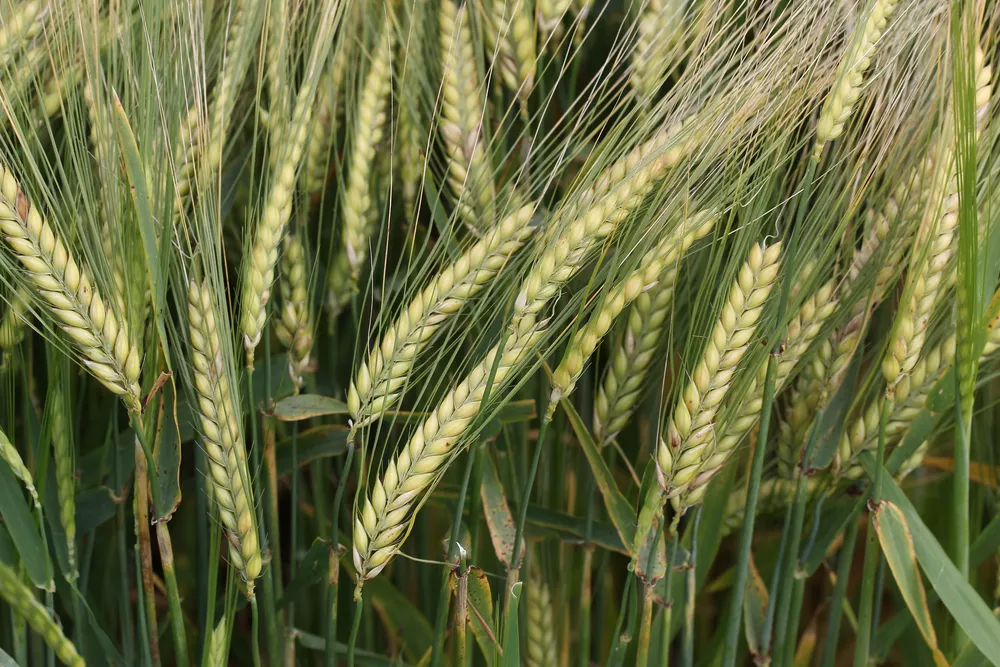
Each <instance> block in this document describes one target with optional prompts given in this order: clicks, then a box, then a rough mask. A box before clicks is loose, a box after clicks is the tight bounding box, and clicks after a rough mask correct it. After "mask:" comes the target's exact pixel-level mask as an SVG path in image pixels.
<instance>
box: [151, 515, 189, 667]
mask: <svg viewBox="0 0 1000 667" xmlns="http://www.w3.org/2000/svg"><path fill="white" fill-rule="evenodd" d="M156 543H157V545H158V546H159V548H160V565H162V566H163V583H164V584H165V587H166V589H167V605H168V606H169V607H170V627H171V628H173V631H174V661H175V663H176V665H177V667H187V666H188V664H189V663H188V649H187V637H186V635H185V634H184V613H183V612H182V611H181V595H180V592H179V591H178V590H177V574H176V573H175V572H174V547H173V542H172V541H171V539H170V530H169V529H168V528H167V522H166V521H160V522H159V523H157V524H156Z"/></svg>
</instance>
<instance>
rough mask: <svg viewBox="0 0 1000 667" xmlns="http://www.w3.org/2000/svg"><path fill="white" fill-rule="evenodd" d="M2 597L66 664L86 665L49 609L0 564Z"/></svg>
mask: <svg viewBox="0 0 1000 667" xmlns="http://www.w3.org/2000/svg"><path fill="white" fill-rule="evenodd" d="M0 598H3V599H4V601H6V602H7V604H9V605H10V606H11V609H13V610H14V611H15V612H17V613H18V614H20V615H21V617H23V618H24V619H25V620H26V621H27V622H28V625H29V626H31V629H32V630H34V631H35V632H37V633H38V636H39V637H41V638H42V639H43V640H44V641H45V644H46V645H47V646H48V647H49V648H51V649H52V652H53V653H55V654H56V657H57V658H59V660H60V661H61V662H62V663H63V664H64V665H68V666H69V667H85V666H86V663H85V662H84V660H83V658H82V657H80V654H79V653H78V652H77V650H76V646H74V645H73V642H71V641H70V640H69V638H68V637H66V635H64V634H63V631H62V628H60V627H59V623H58V622H57V621H56V619H54V618H53V617H52V614H51V613H50V612H49V610H48V609H46V608H45V607H43V606H42V604H41V603H40V602H38V600H36V599H35V595H34V593H32V592H31V590H30V589H29V588H28V587H27V586H25V585H24V584H23V583H21V580H20V579H19V578H18V576H17V573H16V572H15V571H14V570H13V569H11V567H10V566H9V565H7V564H6V563H3V562H0Z"/></svg>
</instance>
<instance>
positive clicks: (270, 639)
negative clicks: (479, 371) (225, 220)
mask: <svg viewBox="0 0 1000 667" xmlns="http://www.w3.org/2000/svg"><path fill="white" fill-rule="evenodd" d="M264 333H265V338H266V337H267V330H266V329H265V332H264ZM265 367H270V363H269V360H268V363H266V364H265ZM247 399H248V401H249V405H250V434H251V437H252V442H253V447H252V448H251V451H252V452H253V459H254V461H253V465H254V469H255V470H260V438H259V434H258V429H257V407H256V406H257V402H256V400H255V399H254V391H253V369H252V368H248V369H247ZM244 486H246V487H247V488H252V487H251V486H250V485H249V480H247V483H245V484H244ZM254 496H255V497H254V502H255V504H256V505H257V511H256V514H257V526H258V531H259V532H260V536H261V542H262V547H263V548H264V549H268V548H269V545H268V540H267V536H266V534H264V532H263V531H260V530H259V527H260V526H263V525H264V521H263V518H264V517H263V508H262V505H263V503H261V502H260V498H259V497H257V492H254ZM273 567H274V566H273V565H272V566H271V567H265V568H264V570H263V572H261V578H262V579H263V580H264V585H263V586H261V587H260V589H261V597H263V598H264V613H265V616H266V617H265V619H264V625H265V626H266V628H265V631H266V632H267V650H268V659H269V660H270V663H271V664H273V665H278V664H281V640H280V635H279V634H278V612H277V609H276V606H275V603H274V579H273V576H272V570H273ZM251 603H252V605H253V610H254V616H255V622H254V624H253V625H254V633H253V645H254V646H253V648H254V650H256V651H259V650H260V647H259V645H258V643H259V641H260V637H259V636H258V634H257V629H258V623H257V622H256V614H257V600H256V596H254V597H253V598H251Z"/></svg>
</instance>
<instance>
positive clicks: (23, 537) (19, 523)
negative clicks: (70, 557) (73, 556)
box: [0, 459, 55, 591]
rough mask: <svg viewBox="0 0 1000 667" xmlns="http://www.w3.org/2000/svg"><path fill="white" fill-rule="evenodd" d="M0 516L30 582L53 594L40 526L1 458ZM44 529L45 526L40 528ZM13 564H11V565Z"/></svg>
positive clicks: (53, 588)
mask: <svg viewBox="0 0 1000 667" xmlns="http://www.w3.org/2000/svg"><path fill="white" fill-rule="evenodd" d="M0 514H2V515H3V520H4V523H5V524H6V525H7V530H8V531H9V532H10V536H11V538H12V539H13V540H14V544H15V546H17V551H18V553H19V554H21V562H23V563H24V567H25V568H26V569H27V570H28V576H29V577H31V582H32V583H33V584H34V585H35V586H37V587H38V588H43V589H45V590H47V591H54V590H55V584H54V582H53V581H52V579H51V577H50V576H49V574H48V572H50V571H51V569H52V565H51V563H50V562H49V556H48V554H47V553H45V549H43V548H42V538H41V537H40V536H39V534H38V529H39V526H36V525H35V522H34V520H32V518H31V511H30V510H29V509H28V503H27V502H26V501H25V499H24V494H23V493H22V492H21V486H20V485H19V484H18V482H17V478H16V477H14V473H12V472H11V471H10V467H8V466H7V462H6V461H4V460H2V459H0ZM41 528H42V529H43V530H44V527H41ZM12 565H14V563H12Z"/></svg>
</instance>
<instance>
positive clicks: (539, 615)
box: [524, 567, 559, 667]
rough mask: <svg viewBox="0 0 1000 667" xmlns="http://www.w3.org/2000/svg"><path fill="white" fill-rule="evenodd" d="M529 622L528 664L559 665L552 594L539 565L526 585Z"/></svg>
mask: <svg viewBox="0 0 1000 667" xmlns="http://www.w3.org/2000/svg"><path fill="white" fill-rule="evenodd" d="M526 589H527V595H526V597H525V605H526V607H527V620H528V624H527V626H526V627H525V646H526V647H527V652H526V654H525V656H524V664H525V665H526V667H557V665H558V664H559V660H558V646H557V644H556V629H555V623H554V622H553V613H552V594H551V593H550V592H549V586H548V584H546V583H545V580H544V579H542V577H541V575H540V574H539V573H538V568H537V567H534V568H532V571H531V575H530V576H529V577H528V584H527V586H526Z"/></svg>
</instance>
